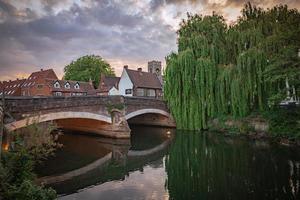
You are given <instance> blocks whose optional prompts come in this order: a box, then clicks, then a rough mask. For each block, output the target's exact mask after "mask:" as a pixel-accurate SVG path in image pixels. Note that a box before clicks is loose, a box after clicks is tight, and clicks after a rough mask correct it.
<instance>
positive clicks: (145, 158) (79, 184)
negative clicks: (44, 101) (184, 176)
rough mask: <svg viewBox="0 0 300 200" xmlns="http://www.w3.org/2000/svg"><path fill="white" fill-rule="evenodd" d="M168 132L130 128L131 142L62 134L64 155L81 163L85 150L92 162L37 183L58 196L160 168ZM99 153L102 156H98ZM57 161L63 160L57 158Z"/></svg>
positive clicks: (41, 179)
mask: <svg viewBox="0 0 300 200" xmlns="http://www.w3.org/2000/svg"><path fill="white" fill-rule="evenodd" d="M168 131H170V129H165V128H153V127H151V128H150V127H147V129H145V127H137V128H133V136H132V141H130V140H116V139H109V138H100V137H88V136H86V135H76V134H72V135H70V134H65V135H64V136H63V137H62V139H63V141H62V143H63V144H64V149H62V151H63V152H66V151H67V152H72V153H70V154H72V159H74V156H76V157H78V158H79V159H80V158H81V157H80V156H77V155H79V154H80V153H82V149H84V153H83V154H86V156H87V157H91V156H92V157H94V159H90V162H89V163H84V164H83V163H82V164H80V165H79V164H77V167H76V168H75V169H74V168H72V170H71V171H63V170H60V171H59V172H55V173H54V174H46V175H47V176H44V177H41V178H40V179H39V182H43V183H48V184H49V186H52V187H54V188H55V189H56V190H57V192H58V193H60V194H70V193H73V192H76V191H78V190H81V189H83V188H87V189H88V188H89V187H90V186H91V185H100V184H102V183H105V182H108V181H113V180H117V181H120V180H121V181H124V180H125V179H126V177H128V176H129V174H131V173H134V172H136V171H140V172H142V171H143V170H144V168H145V167H147V166H149V165H150V166H151V167H154V168H162V166H163V162H162V158H163V156H164V155H165V153H166V151H167V148H168V146H169V144H170V141H171V139H172V137H171V136H170V134H166V133H167V132H168ZM74 138H76V139H74ZM142 138H143V139H142ZM64 140H65V141H64ZM74 143H75V144H74ZM130 143H131V145H130ZM143 144H144V145H143ZM87 149H90V150H87ZM93 149H94V150H95V151H96V152H97V151H98V155H99V157H97V155H95V154H94V153H93ZM100 152H102V155H100V154H99V153H100ZM64 154H66V153H64ZM58 157H60V156H59V155H58ZM67 157H68V156H67ZM60 159H63V158H62V157H60ZM75 160H76V159H75ZM48 162H49V163H51V162H55V163H58V162H59V161H58V160H57V159H56V158H54V159H52V161H51V160H49V161H48ZM73 162H74V161H73ZM67 163H68V159H64V165H68V164H67ZM48 166H51V164H50V165H48V164H47V163H44V168H43V170H46V169H47V167H48ZM52 167H54V165H52ZM56 171H57V170H56ZM62 172H63V173H62ZM44 175H45V173H44ZM162 189H163V187H162ZM83 190H85V189H83Z"/></svg>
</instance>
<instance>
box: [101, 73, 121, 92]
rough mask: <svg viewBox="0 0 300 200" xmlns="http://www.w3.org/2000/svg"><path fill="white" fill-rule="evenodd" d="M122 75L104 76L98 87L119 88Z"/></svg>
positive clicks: (103, 88) (105, 89)
mask: <svg viewBox="0 0 300 200" xmlns="http://www.w3.org/2000/svg"><path fill="white" fill-rule="evenodd" d="M119 81H120V77H111V76H102V77H101V80H100V83H99V87H98V89H100V90H104V91H109V90H110V89H111V88H112V87H115V88H118V84H119Z"/></svg>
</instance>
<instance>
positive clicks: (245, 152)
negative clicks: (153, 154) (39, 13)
mask: <svg viewBox="0 0 300 200" xmlns="http://www.w3.org/2000/svg"><path fill="white" fill-rule="evenodd" d="M299 163H300V156H299V151H298V150H297V149H289V148H286V147H280V146H276V145H269V144H268V143H266V142H249V141H245V140H243V139H233V138H228V137H223V136H217V135H216V134H215V133H206V134H199V133H198V134H197V133H184V132H183V133H180V134H179V133H177V134H176V140H175V141H174V143H173V144H172V146H171V148H170V152H169V155H168V156H167V159H166V171H167V174H168V181H167V188H168V191H169V195H170V197H171V199H300V196H299V195H300V194H299V189H300V188H299V187H300V186H299V183H300V181H299V180H300V173H299V166H300V165H299Z"/></svg>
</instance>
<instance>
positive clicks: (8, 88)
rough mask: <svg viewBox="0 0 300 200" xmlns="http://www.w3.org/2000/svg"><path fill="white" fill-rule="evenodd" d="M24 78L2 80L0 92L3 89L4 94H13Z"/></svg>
mask: <svg viewBox="0 0 300 200" xmlns="http://www.w3.org/2000/svg"><path fill="white" fill-rule="evenodd" d="M25 81H26V79H17V80H13V81H3V82H1V84H0V93H2V91H4V93H5V94H6V95H14V94H15V92H16V91H17V90H18V89H20V88H21V86H22V85H23V83H24V82H25Z"/></svg>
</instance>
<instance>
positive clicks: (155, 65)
mask: <svg viewBox="0 0 300 200" xmlns="http://www.w3.org/2000/svg"><path fill="white" fill-rule="evenodd" d="M161 70H162V69H161V61H155V60H153V61H149V62H148V72H150V73H153V74H156V76H157V77H158V79H159V81H160V83H161V84H162V83H163V80H162V71H161Z"/></svg>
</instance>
